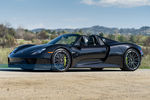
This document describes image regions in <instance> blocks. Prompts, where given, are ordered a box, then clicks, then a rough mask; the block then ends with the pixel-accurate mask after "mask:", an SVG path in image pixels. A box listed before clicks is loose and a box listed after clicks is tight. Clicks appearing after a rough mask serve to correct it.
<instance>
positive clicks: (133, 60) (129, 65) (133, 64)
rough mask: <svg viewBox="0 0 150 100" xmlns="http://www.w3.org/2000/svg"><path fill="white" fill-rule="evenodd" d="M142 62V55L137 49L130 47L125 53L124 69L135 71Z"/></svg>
mask: <svg viewBox="0 0 150 100" xmlns="http://www.w3.org/2000/svg"><path fill="white" fill-rule="evenodd" d="M140 64H141V56H140V54H139V52H138V51H137V50H135V49H128V50H127V51H126V53H125V55H124V64H123V65H124V66H123V68H121V70H123V71H135V70H137V69H138V68H139V66H140Z"/></svg>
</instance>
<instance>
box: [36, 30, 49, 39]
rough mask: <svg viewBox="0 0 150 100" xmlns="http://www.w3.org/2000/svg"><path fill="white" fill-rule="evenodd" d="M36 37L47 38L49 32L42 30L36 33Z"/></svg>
mask: <svg viewBox="0 0 150 100" xmlns="http://www.w3.org/2000/svg"><path fill="white" fill-rule="evenodd" d="M38 39H49V34H48V33H47V32H46V31H45V30H43V31H41V32H40V33H38Z"/></svg>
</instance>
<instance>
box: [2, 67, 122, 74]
mask: <svg viewBox="0 0 150 100" xmlns="http://www.w3.org/2000/svg"><path fill="white" fill-rule="evenodd" d="M0 71H7V72H34V73H36V72H40V73H41V72H51V73H61V72H57V71H50V70H32V71H25V70H21V69H20V68H0ZM69 72H122V71H121V70H120V69H119V68H118V69H117V68H114V69H113V68H112V69H107V68H106V69H104V70H102V71H93V70H91V69H90V68H84V69H83V68H71V69H69V70H68V71H67V72H65V73H69Z"/></svg>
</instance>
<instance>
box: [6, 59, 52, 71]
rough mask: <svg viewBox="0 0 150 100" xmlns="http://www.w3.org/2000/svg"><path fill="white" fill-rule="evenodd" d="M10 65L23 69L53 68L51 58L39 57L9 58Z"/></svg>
mask: <svg viewBox="0 0 150 100" xmlns="http://www.w3.org/2000/svg"><path fill="white" fill-rule="evenodd" d="M8 67H11V68H22V69H28V70H33V69H44V70H45V69H49V70H50V69H51V62H50V60H49V59H41V58H39V59H37V58H9V57H8Z"/></svg>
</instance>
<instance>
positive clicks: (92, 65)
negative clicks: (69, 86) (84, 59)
mask: <svg viewBox="0 0 150 100" xmlns="http://www.w3.org/2000/svg"><path fill="white" fill-rule="evenodd" d="M73 68H120V65H116V64H105V63H95V64H94V63H92V64H76V65H75V66H74V67H73Z"/></svg>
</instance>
